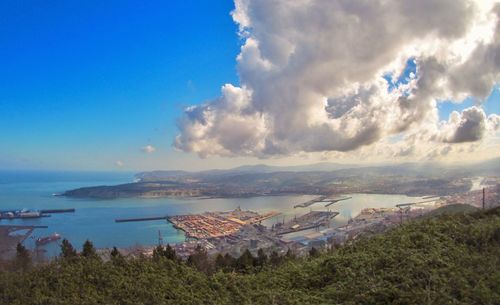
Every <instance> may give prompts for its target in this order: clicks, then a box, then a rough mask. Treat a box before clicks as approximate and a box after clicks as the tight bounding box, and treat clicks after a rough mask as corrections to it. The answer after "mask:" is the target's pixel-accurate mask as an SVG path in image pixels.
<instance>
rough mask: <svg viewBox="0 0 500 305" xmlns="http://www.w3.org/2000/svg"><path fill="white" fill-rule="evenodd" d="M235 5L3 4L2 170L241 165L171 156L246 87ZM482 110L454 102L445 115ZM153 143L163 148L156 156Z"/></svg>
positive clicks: (203, 0)
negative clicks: (186, 117) (180, 137)
mask: <svg viewBox="0 0 500 305" xmlns="http://www.w3.org/2000/svg"><path fill="white" fill-rule="evenodd" d="M233 8H234V5H233V3H232V1H229V0H226V1H209V0H197V1H194V0H183V1H133V2H132V1H130V2H129V1H2V2H0V46H1V48H0V67H1V70H0V169H5V168H8V169H9V168H10V169H14V168H25V169H31V168H34V169H38V168H40V169H92V170H94V169H117V167H116V162H117V161H118V160H120V161H122V162H123V164H124V165H125V166H124V168H126V169H134V170H141V169H153V168H183V167H187V168H189V167H190V166H191V168H192V167H211V166H210V165H206V164H207V162H208V163H210V162H215V163H217V162H219V163H218V164H221V163H220V162H225V163H224V164H227V165H228V166H231V165H237V164H238V163H239V162H240V161H239V160H238V158H236V159H234V158H233V159H230V160H223V159H220V158H215V159H213V160H200V159H198V157H196V156H194V155H188V154H185V153H180V152H175V151H174V150H173V148H172V141H173V138H174V136H175V134H176V133H177V132H178V131H177V128H176V124H175V123H176V119H177V118H178V117H179V116H180V115H181V112H182V109H183V107H185V106H187V105H192V104H196V103H200V102H203V101H206V100H209V99H213V98H215V97H217V96H219V94H220V87H221V86H222V85H223V84H225V83H232V84H235V85H238V76H237V72H236V60H235V58H236V56H237V54H238V53H239V48H240V46H241V43H242V42H241V41H240V39H239V38H238V36H237V26H236V25H235V24H234V22H233V21H232V19H231V16H230V15H229V13H230V11H231V10H232V9H233ZM499 101H500V93H499V91H498V90H496V91H495V92H494V94H493V95H492V97H490V99H489V101H488V102H487V103H486V105H485V110H486V111H487V113H495V112H496V113H499V112H500V109H499V104H500V103H499ZM472 104H473V102H472V101H469V102H467V103H464V104H461V105H456V104H452V103H443V104H441V106H440V115H441V118H442V119H445V118H447V117H448V114H449V113H450V112H451V111H453V110H461V109H463V108H465V107H468V106H470V105H472ZM146 145H153V146H154V147H156V148H157V151H156V152H155V153H154V154H145V153H144V152H142V151H141V147H144V146H146ZM221 160H222V161H221ZM256 162H257V161H256ZM183 163H189V164H187V165H189V166H183V165H182V164H183ZM215 163H214V164H215ZM202 164H203V166H201V165H202Z"/></svg>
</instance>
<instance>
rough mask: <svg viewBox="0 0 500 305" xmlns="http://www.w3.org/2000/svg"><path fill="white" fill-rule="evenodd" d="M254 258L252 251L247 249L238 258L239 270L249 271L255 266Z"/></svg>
mask: <svg viewBox="0 0 500 305" xmlns="http://www.w3.org/2000/svg"><path fill="white" fill-rule="evenodd" d="M254 260H255V258H254V257H253V255H252V253H250V251H249V250H248V249H246V250H245V251H244V252H243V254H241V256H240V257H239V258H238V259H237V261H236V265H237V268H238V270H239V271H242V272H249V271H251V270H252V268H253V266H254Z"/></svg>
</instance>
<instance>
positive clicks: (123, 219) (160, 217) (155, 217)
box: [115, 216, 168, 222]
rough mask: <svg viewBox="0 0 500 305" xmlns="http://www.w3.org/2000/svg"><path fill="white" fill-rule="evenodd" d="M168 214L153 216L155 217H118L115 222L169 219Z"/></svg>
mask: <svg viewBox="0 0 500 305" xmlns="http://www.w3.org/2000/svg"><path fill="white" fill-rule="evenodd" d="M167 219H168V216H153V217H139V218H118V219H115V222H134V221H151V220H167Z"/></svg>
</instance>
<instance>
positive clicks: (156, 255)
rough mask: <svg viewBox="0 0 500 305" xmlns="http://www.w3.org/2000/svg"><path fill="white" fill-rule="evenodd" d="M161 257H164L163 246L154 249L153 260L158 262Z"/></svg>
mask: <svg viewBox="0 0 500 305" xmlns="http://www.w3.org/2000/svg"><path fill="white" fill-rule="evenodd" d="M160 257H164V250H163V246H162V245H158V246H156V248H154V249H153V259H156V260H158V259H159V258H160Z"/></svg>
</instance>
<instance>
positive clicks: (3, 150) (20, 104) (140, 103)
mask: <svg viewBox="0 0 500 305" xmlns="http://www.w3.org/2000/svg"><path fill="white" fill-rule="evenodd" d="M232 9H233V4H232V2H231V1H208V0H206V1H199V0H198V1H184V0H183V1H168V2H167V1H134V2H126V1H105V2H104V1H3V2H1V4H0V23H1V26H0V45H1V46H2V47H1V48H0V66H1V67H2V69H1V72H0V168H32V167H34V168H38V167H40V168H86V167H90V168H92V169H96V168H103V167H104V168H106V167H113V166H114V163H115V161H116V160H122V159H134V158H137V159H140V158H146V156H144V153H142V152H141V151H140V148H141V147H143V146H145V145H148V144H151V145H153V146H155V147H157V149H158V151H157V152H158V153H159V154H162V156H163V157H164V158H169V151H171V150H172V148H171V143H172V139H173V137H174V135H175V133H176V132H177V130H176V126H175V120H176V118H177V117H179V116H180V113H181V111H182V108H183V107H184V106H186V105H190V104H193V103H196V102H200V101H204V100H207V99H210V98H213V97H215V96H217V95H218V94H219V91H220V86H221V85H223V84H224V83H228V82H231V83H236V84H237V83H238V79H237V74H236V62H235V57H236V55H237V54H238V51H239V47H240V43H241V42H240V41H239V38H238V37H237V35H236V31H237V27H236V25H235V24H234V23H233V21H232V19H231V16H230V15H229V12H230V11H231V10H232ZM124 162H125V161H124ZM137 163H138V164H140V162H137Z"/></svg>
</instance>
